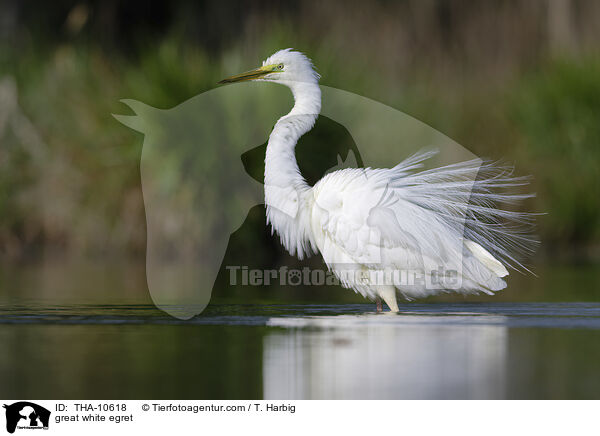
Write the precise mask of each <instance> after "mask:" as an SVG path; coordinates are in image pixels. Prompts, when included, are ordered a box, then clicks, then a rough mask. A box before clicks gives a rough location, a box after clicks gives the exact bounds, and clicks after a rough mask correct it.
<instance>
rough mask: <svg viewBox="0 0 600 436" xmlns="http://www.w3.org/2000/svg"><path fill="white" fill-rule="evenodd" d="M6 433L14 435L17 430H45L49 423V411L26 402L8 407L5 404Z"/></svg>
mask: <svg viewBox="0 0 600 436" xmlns="http://www.w3.org/2000/svg"><path fill="white" fill-rule="evenodd" d="M4 408H5V409H6V431H8V432H9V433H14V432H15V430H16V429H17V428H19V429H47V428H48V424H49V421H50V411H49V410H48V409H46V408H44V407H42V406H39V405H37V404H35V403H30V402H28V401H19V402H18V403H13V404H10V405H7V404H5V405H4Z"/></svg>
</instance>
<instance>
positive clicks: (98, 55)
mask: <svg viewBox="0 0 600 436" xmlns="http://www.w3.org/2000/svg"><path fill="white" fill-rule="evenodd" d="M524 3H526V2H524ZM84 4H85V3H84ZM406 4H411V5H413V6H412V7H413V8H414V7H415V3H413V2H407V3H406ZM406 4H405V5H404V6H402V7H403V8H405V7H406ZM311 5H312V6H310V7H308V6H303V7H302V8H299V9H293V8H292V9H291V12H290V11H288V12H286V13H284V12H281V7H280V8H279V9H276V10H275V12H273V11H269V10H268V9H260V8H258V9H257V10H256V11H254V12H255V14H254V15H252V14H248V15H247V16H244V17H242V18H240V16H239V13H234V12H231V13H232V14H234V15H235V14H238V15H235V16H236V17H237V18H236V19H235V20H234V22H235V23H240V22H243V23H245V25H244V26H240V29H242V30H240V32H242V33H241V34H237V33H235V31H234V29H227V28H223V29H221V31H222V32H224V34H226V37H225V36H224V37H223V40H222V41H220V43H219V44H216V45H215V44H213V45H210V44H208V43H207V44H201V43H198V41H197V40H194V39H193V38H190V37H189V35H188V33H189V32H187V33H186V31H184V29H185V26H183V25H182V24H181V23H178V22H177V21H175V24H173V25H172V26H171V27H170V28H169V29H170V30H167V31H164V32H161V33H160V34H158V33H157V34H152V31H149V32H146V33H144V34H142V33H140V34H139V35H136V37H135V38H133V40H130V39H128V40H127V41H126V42H127V44H126V48H124V49H122V50H120V49H118V48H115V45H117V46H118V43H119V40H117V41H114V40H112V42H111V44H109V45H108V46H107V45H106V44H104V43H103V42H102V41H100V40H96V39H94V37H93V35H91V34H90V33H86V32H85V30H84V31H81V32H80V33H77V32H79V31H78V30H77V29H75V30H73V29H71V27H73V26H74V25H73V23H71V21H73V20H75V24H77V23H78V22H77V21H76V18H72V17H71V14H73V10H70V9H69V8H67V9H66V10H67V11H69V10H70V12H69V14H70V15H69V17H68V19H67V20H66V22H65V23H66V24H65V26H67V27H69V26H71V27H69V29H71V30H70V31H68V32H67V31H65V35H66V36H65V35H63V36H61V37H60V38H51V39H48V40H47V41H46V40H44V35H43V34H39V33H38V34H36V33H35V32H33V31H32V32H31V33H30V34H28V35H29V38H28V39H26V40H25V41H20V43H19V44H13V43H11V41H10V39H6V40H3V41H2V42H0V98H1V99H0V144H1V145H0V259H3V260H8V261H12V260H19V259H29V258H32V257H33V258H35V257H40V256H45V255H46V256H50V255H51V256H55V255H56V254H61V255H66V256H84V257H95V256H106V255H111V256H115V255H122V256H134V257H143V255H144V253H145V217H144V206H143V201H142V195H141V188H140V175H139V159H140V153H141V147H142V136H141V135H140V134H138V133H135V132H133V131H131V130H129V129H127V128H126V127H124V126H123V125H121V124H120V123H118V122H117V121H116V120H115V119H114V118H113V117H112V116H111V114H112V113H129V110H128V109H127V108H125V107H124V106H123V105H122V104H121V103H119V100H120V99H122V98H134V99H136V100H139V101H143V102H145V103H147V104H149V105H152V106H155V107H159V108H169V107H173V106H175V105H177V104H179V103H181V102H183V101H185V100H187V99H189V98H191V97H193V96H195V95H197V94H199V93H201V92H204V91H207V90H209V89H212V88H214V87H215V86H216V85H215V83H216V82H217V81H218V80H219V79H220V78H222V77H224V76H225V75H229V74H231V73H234V72H237V71H242V70H244V69H247V68H250V67H253V66H255V65H258V64H259V63H260V62H261V61H262V59H263V58H265V57H266V56H268V55H269V54H271V53H272V52H274V51H275V50H277V49H279V48H284V47H288V46H293V47H295V48H298V49H300V50H302V51H304V52H306V53H307V54H308V55H309V56H310V57H312V58H313V60H314V62H315V64H316V65H317V67H318V69H319V71H320V72H321V74H322V76H323V79H322V83H323V84H326V85H328V86H333V87H337V88H341V89H345V90H348V91H351V92H355V93H357V94H361V95H365V96H367V97H370V98H373V99H375V100H379V101H381V102H383V103H385V104H388V105H390V106H393V107H395V108H397V109H399V110H402V111H404V112H406V113H408V114H410V115H413V116H415V117H416V118H418V119H420V120H422V121H424V122H426V123H428V124H429V125H431V126H433V127H434V128H436V129H438V130H440V131H442V132H443V133H445V134H447V135H448V136H450V137H452V138H453V139H455V140H456V141H458V142H459V143H460V144H462V145H463V146H465V147H466V148H468V149H470V150H471V151H473V152H474V153H476V154H478V155H480V156H485V157H489V158H492V159H506V160H508V161H511V162H514V163H515V167H516V173H517V174H519V175H525V174H532V175H533V177H534V178H533V187H532V189H533V190H534V191H536V192H537V197H536V198H535V199H533V200H531V201H530V202H528V203H527V204H525V205H524V206H523V207H524V208H527V209H529V210H533V211H537V212H545V213H546V215H544V216H541V217H540V219H539V233H540V237H541V240H542V241H543V246H542V253H545V254H547V255H548V256H556V255H564V254H569V255H578V256H579V255H580V254H582V253H583V254H584V255H585V257H589V256H592V257H597V256H598V246H600V244H599V243H600V208H599V207H598V192H600V189H599V188H600V186H599V184H600V177H599V176H600V171H599V169H600V168H599V167H600V147H599V145H600V124H599V123H598V115H599V114H600V81H599V80H598V77H600V55H599V54H598V51H597V49H596V47H595V46H594V45H593V44H592V45H591V46H590V44H589V43H588V42H586V41H589V39H590V38H589V35H588V36H587V37H586V38H587V39H586V38H584V37H581V38H580V42H581V41H583V42H581V44H579V45H577V44H576V47H575V48H573V47H571V48H569V49H568V50H556V51H553V50H551V47H550V48H543V47H544V46H543V44H538V45H537V46H531V47H529V46H528V47H529V48H528V50H525V49H524V48H522V47H520V45H519V44H520V43H521V42H522V41H525V38H526V37H527V35H528V34H527V32H526V29H525V30H519V32H521V33H519V34H518V35H516V36H515V35H512V36H511V38H512V39H511V38H509V42H510V44H511V45H508V46H502V50H499V49H498V46H497V44H498V43H497V41H496V40H495V39H490V38H489V37H484V36H483V35H484V34H487V33H486V32H484V31H483V30H482V29H481V28H479V27H477V26H475V24H473V23H471V21H468V20H467V18H461V19H464V20H467V21H466V24H464V25H458V27H456V26H457V25H455V27H452V26H451V29H450V30H447V29H446V30H444V29H445V28H444V25H443V22H444V20H443V19H440V20H438V21H435V22H431V23H429V22H428V24H427V25H428V26H430V27H431V29H433V30H436V29H437V31H436V32H432V33H431V34H430V35H429V36H428V38H429V39H426V37H425V36H423V35H425V34H426V33H427V32H425V30H423V29H420V28H419V29H420V30H419V32H418V33H417V34H415V35H416V36H414V38H415V41H416V46H415V47H412V46H411V47H412V48H411V49H410V50H409V49H407V47H409V44H408V43H407V42H406V41H404V40H401V38H400V37H398V35H396V34H395V33H394V32H395V31H397V32H398V34H401V32H402V29H401V28H398V29H399V30H394V29H396V28H395V27H394V25H395V24H397V23H396V22H395V21H394V20H393V19H392V18H390V17H389V16H388V15H389V11H388V10H387V9H386V8H392V7H393V6H391V5H387V3H386V2H382V3H379V4H378V6H376V7H373V8H371V9H369V10H368V14H365V15H364V16H361V11H362V12H365V11H364V10H362V9H360V8H358V6H355V7H354V8H348V9H347V10H345V11H344V12H343V13H342V12H341V9H340V7H338V8H337V9H336V8H335V7H332V6H327V7H325V6H323V8H324V9H323V10H317V6H315V4H312V3H311ZM490 5H491V4H490ZM338 6H340V5H338ZM463 7H464V5H463ZM590 7H591V6H590ZM310 8H313V9H310ZM398 8H399V9H398V11H404V10H405V9H400V6H398ZM478 8H479V9H481V8H482V7H478ZM494 8H496V9H494ZM521 8H527V6H522V7H521ZM451 9H452V8H451ZM483 9H485V8H483ZM483 9H482V10H481V11H480V15H482V16H483V17H487V16H488V15H490V14H493V13H496V12H497V10H501V11H504V13H506V14H508V12H506V11H505V8H504V7H501V6H499V5H495V6H489V8H488V9H485V10H483ZM596 9H597V8H595V9H594V10H596ZM311 11H312V12H311ZM80 12H81V11H80ZM227 13H229V12H224V14H225V18H223V17H221V20H224V23H227V18H226V17H227ZM436 13H437V12H436ZM473 13H474V12H473ZM528 13H529V15H527V16H528V17H530V19H531V20H534V18H531V17H537V15H536V13H535V11H532V12H531V11H530V12H528ZM398 14H400V15H399V17H400V18H398V19H399V21H400V22H401V23H404V24H405V25H406V27H407V28H409V26H410V25H414V26H415V28H417V24H418V23H417V24H411V22H410V16H408V18H407V17H406V16H404V15H402V14H401V13H400V12H398ZM511 14H513V15H510V14H508V15H507V16H508V17H509V18H506V17H505V18H504V21H503V22H506V23H508V24H506V23H505V24H506V25H505V28H503V29H504V30H503V31H504V32H505V33H504V34H505V35H509V34H510V32H511V31H512V30H511V29H513V27H511V26H514V23H513V24H511V21H510V18H511V17H513V18H514V16H516V15H515V14H517V15H518V14H521V15H523V13H522V11H521V12H519V9H518V8H517V9H516V12H515V11H513V12H511ZM317 15H318V18H317ZM337 15H340V17H339V18H337ZM451 16H453V15H452V14H451ZM519 16H520V15H519ZM323 17H329V18H331V19H332V20H334V21H332V22H331V23H330V25H331V26H330V27H329V28H328V29H323V27H322V26H321V24H323V20H324V18H323ZM180 18H181V17H180ZM180 18H176V19H175V20H177V19H180ZM442 18H443V17H442ZM452 19H455V20H456V19H458V18H456V17H455V18H452ZM528 19H529V18H528ZM69 20H71V21H69ZM499 20H500V19H499ZM59 22H60V21H59ZM69 23H71V24H69ZM344 23H346V24H344ZM357 23H360V26H358V25H357ZM440 23H442V24H440ZM469 23H471V24H469ZM421 24H423V23H421ZM421 24H420V25H421ZM459 24H460V23H459ZM82 26H83V29H85V20H84V24H82ZM361 26H362V30H361V32H360V35H362V36H361V38H360V39H357V36H356V35H355V34H354V32H355V30H356V28H361ZM440 26H441V27H440ZM461 26H462V27H461ZM469 26H471V27H469ZM75 27H76V26H75ZM431 29H430V30H431ZM440 29H441V30H440ZM409 30H410V28H409ZM513 30H514V29H513ZM69 32H70V33H69ZM406 32H407V31H406ZM406 32H405V33H406ZM469 32H470V33H469ZM213 33H214V34H218V29H217V30H214V29H213ZM550 33H551V32H550ZM431 35H433V36H431ZM435 35H437V36H435ZM586 35H587V34H586ZM550 36H552V35H550ZM211 37H214V35H213V36H211ZM436 38H437V39H436ZM486 38H487V39H486ZM465 41H469V44H470V45H469V44H467V43H465ZM578 41H579V40H578ZM409 42H410V41H409ZM394 44H396V46H395V45H394ZM461 44H462V45H461ZM586 44H587V45H586ZM446 46H449V47H450V48H449V49H448V50H445V49H444V47H446ZM215 47H219V49H218V50H217V49H216V48H215ZM457 47H458V48H457ZM460 47H462V48H463V51H461V50H460ZM473 47H475V48H473ZM378 48H381V49H380V50H377V49H378ZM511 50H512V51H511ZM532 53H534V55H532Z"/></svg>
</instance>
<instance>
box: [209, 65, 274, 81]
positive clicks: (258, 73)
mask: <svg viewBox="0 0 600 436" xmlns="http://www.w3.org/2000/svg"><path fill="white" fill-rule="evenodd" d="M277 72H279V70H278V69H277V65H265V66H262V67H260V68H256V69H255V70H251V71H246V72H245V73H241V74H236V75H235V76H231V77H228V78H226V79H223V80H221V81H219V82H217V84H219V85H222V84H224V83H235V82H245V81H248V80H256V79H260V78H261V77H263V76H266V75H267V74H271V73H277Z"/></svg>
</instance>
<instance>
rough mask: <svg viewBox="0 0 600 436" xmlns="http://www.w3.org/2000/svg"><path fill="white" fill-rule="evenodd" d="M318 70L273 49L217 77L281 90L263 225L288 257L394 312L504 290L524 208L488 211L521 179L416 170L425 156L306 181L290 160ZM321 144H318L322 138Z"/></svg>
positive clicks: (313, 114)
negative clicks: (250, 66) (243, 68)
mask: <svg viewBox="0 0 600 436" xmlns="http://www.w3.org/2000/svg"><path fill="white" fill-rule="evenodd" d="M319 78H320V76H319V74H318V73H317V72H316V71H315V69H314V67H313V64H312V62H311V60H310V59H308V58H307V57H306V56H305V55H304V54H302V53H300V52H297V51H293V50H292V49H285V50H280V51H278V52H276V53H275V54H273V55H272V56H270V57H269V58H268V59H266V60H265V61H264V62H263V65H262V66H261V67H259V68H257V69H255V70H252V71H248V72H245V73H242V74H238V75H236V76H232V77H229V78H227V79H224V80H222V81H220V82H219V83H233V82H240V81H249V80H255V81H266V82H273V83H280V84H282V85H285V86H287V87H289V88H290V89H291V91H292V94H293V96H294V107H293V108H292V110H291V111H290V112H289V113H288V114H287V115H284V116H283V117H281V118H280V119H279V120H278V121H277V123H276V124H275V127H274V128H273V131H272V132H271V135H270V137H269V141H268V146H267V151H266V158H265V180H264V181H265V204H266V211H267V212H266V213H267V223H268V224H270V225H271V227H272V230H273V231H274V232H276V233H277V234H278V235H279V237H280V240H281V243H282V244H283V246H284V247H285V248H286V250H287V251H288V252H289V253H290V254H291V255H295V256H298V258H300V259H302V258H304V257H305V256H309V255H311V254H313V253H316V252H320V253H321V255H322V256H323V259H324V261H325V263H326V264H327V266H328V268H329V269H330V270H331V271H333V273H334V274H335V275H336V276H337V277H338V278H339V279H340V280H341V283H342V284H343V285H344V286H345V287H347V288H352V289H353V290H354V291H355V292H357V293H360V294H362V295H363V296H364V297H366V298H369V299H371V300H375V301H376V302H377V310H378V311H381V310H382V304H381V300H382V299H383V301H385V303H386V304H387V305H388V307H389V308H390V310H391V311H393V312H398V310H399V309H398V303H397V293H398V292H399V293H400V294H402V295H403V296H404V297H405V298H407V299H412V298H416V297H425V296H428V295H434V294H437V293H440V292H448V291H456V292H461V293H479V292H485V293H488V294H493V292H494V291H498V290H500V289H503V288H505V287H506V282H505V281H504V280H503V277H505V276H506V275H508V271H507V269H506V267H507V266H511V267H513V268H515V269H516V268H524V269H526V268H525V267H524V266H523V265H522V264H521V263H520V262H519V261H518V260H517V257H518V256H517V255H518V254H519V253H521V254H523V253H526V252H527V251H530V250H532V243H534V242H535V241H534V240H533V239H532V238H531V237H529V236H528V234H527V229H526V228H524V227H523V226H527V225H528V224H531V214H527V213H518V212H512V211H508V210H504V209H501V208H498V207H497V206H496V204H497V203H498V202H515V201H516V200H520V199H523V198H525V197H527V196H528V195H519V194H511V193H506V192H504V191H505V188H511V187H514V186H518V185H523V184H525V183H526V180H525V179H524V178H517V177H512V176H511V173H510V168H506V167H501V166H497V165H494V164H491V163H485V164H482V162H481V161H480V160H473V161H467V162H462V163H458V164H452V165H447V166H444V167H440V168H436V169H432V170H421V171H419V168H420V167H421V166H422V162H423V161H425V160H426V159H427V158H429V157H431V155H432V154H433V153H432V152H429V153H419V154H416V155H413V156H411V157H409V158H407V159H406V160H405V161H403V162H402V163H400V164H399V165H396V166H394V167H393V168H385V169H372V168H348V169H342V170H338V171H334V172H332V173H329V174H327V175H326V176H325V177H323V178H322V179H321V180H320V181H319V182H317V183H316V184H315V185H314V186H309V185H308V184H307V182H306V181H305V179H304V178H303V177H302V174H301V173H300V170H299V168H298V164H297V162H296V157H295V152H294V150H295V146H296V143H297V142H298V139H299V138H300V137H301V136H302V135H303V134H305V133H307V132H308V131H310V130H311V129H312V128H313V126H314V124H315V121H316V119H317V117H318V115H319V112H320V110H321V89H320V87H319ZM324 146H326V144H324Z"/></svg>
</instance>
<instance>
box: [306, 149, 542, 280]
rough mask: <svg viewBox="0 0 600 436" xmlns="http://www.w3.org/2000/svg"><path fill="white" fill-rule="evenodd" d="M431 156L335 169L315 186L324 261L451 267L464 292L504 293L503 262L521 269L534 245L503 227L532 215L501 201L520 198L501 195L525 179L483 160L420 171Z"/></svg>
mask: <svg viewBox="0 0 600 436" xmlns="http://www.w3.org/2000/svg"><path fill="white" fill-rule="evenodd" d="M430 156H431V153H423V154H418V155H415V156H412V157H411V158H409V159H407V160H405V161H404V162H402V163H401V164H400V165H398V166H396V167H394V168H391V169H368V168H367V169H346V170H341V171H336V172H334V173H331V174H329V175H327V176H326V177H325V178H323V179H322V180H321V181H320V182H319V183H318V184H317V185H315V187H314V188H313V191H314V198H315V202H314V207H313V212H312V225H313V231H314V232H315V234H316V239H317V241H318V245H319V248H320V250H321V252H322V254H323V258H324V259H325V261H326V263H327V264H328V265H329V266H330V267H332V268H333V267H335V266H337V267H338V269H339V265H342V266H343V265H363V266H365V267H366V268H374V269H413V268H421V269H424V270H426V271H433V270H436V269H439V268H442V269H446V270H447V269H449V268H451V269H457V270H459V271H461V274H463V275H464V278H465V279H466V283H465V286H466V287H471V288H477V289H479V288H481V289H479V290H486V289H488V290H489V289H492V290H493V289H497V288H501V287H503V286H504V282H503V281H502V280H500V279H499V278H500V277H502V276H504V275H506V274H507V271H506V268H505V267H504V265H503V263H502V262H504V263H506V264H507V265H511V260H512V261H513V262H516V264H517V266H518V265H520V263H518V261H517V260H516V258H515V257H514V255H513V253H514V251H515V250H518V249H523V248H524V247H525V248H526V247H529V245H528V243H529V242H531V241H530V240H529V239H527V237H526V236H525V235H523V234H522V233H521V231H520V230H522V229H519V228H518V227H514V226H513V227H511V226H510V225H508V226H507V225H506V224H503V225H501V222H502V221H503V220H508V221H509V222H511V221H512V224H515V222H516V224H523V221H524V220H525V219H526V218H527V217H526V216H523V215H522V214H518V213H515V212H510V211H506V210H503V209H499V208H496V207H495V203H496V202H498V201H514V200H517V199H519V198H522V197H523V196H519V195H513V194H507V193H500V192H498V190H499V189H500V190H501V189H502V188H510V187H514V186H516V185H521V184H523V182H524V181H523V180H522V179H517V178H513V177H510V175H509V174H507V173H506V168H501V167H498V166H494V165H491V164H482V162H481V161H479V160H476V161H469V162H463V163H460V164H455V165H449V166H445V167H441V168H436V169H434V170H427V171H420V172H417V171H416V170H417V169H418V168H419V167H420V166H421V163H422V161H424V160H425V159H427V158H428V157H430ZM478 174H480V175H482V176H481V177H479V178H478V177H477V176H478ZM465 242H466V243H465ZM499 259H500V260H499ZM471 282H473V283H471ZM477 289H476V290H477Z"/></svg>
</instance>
